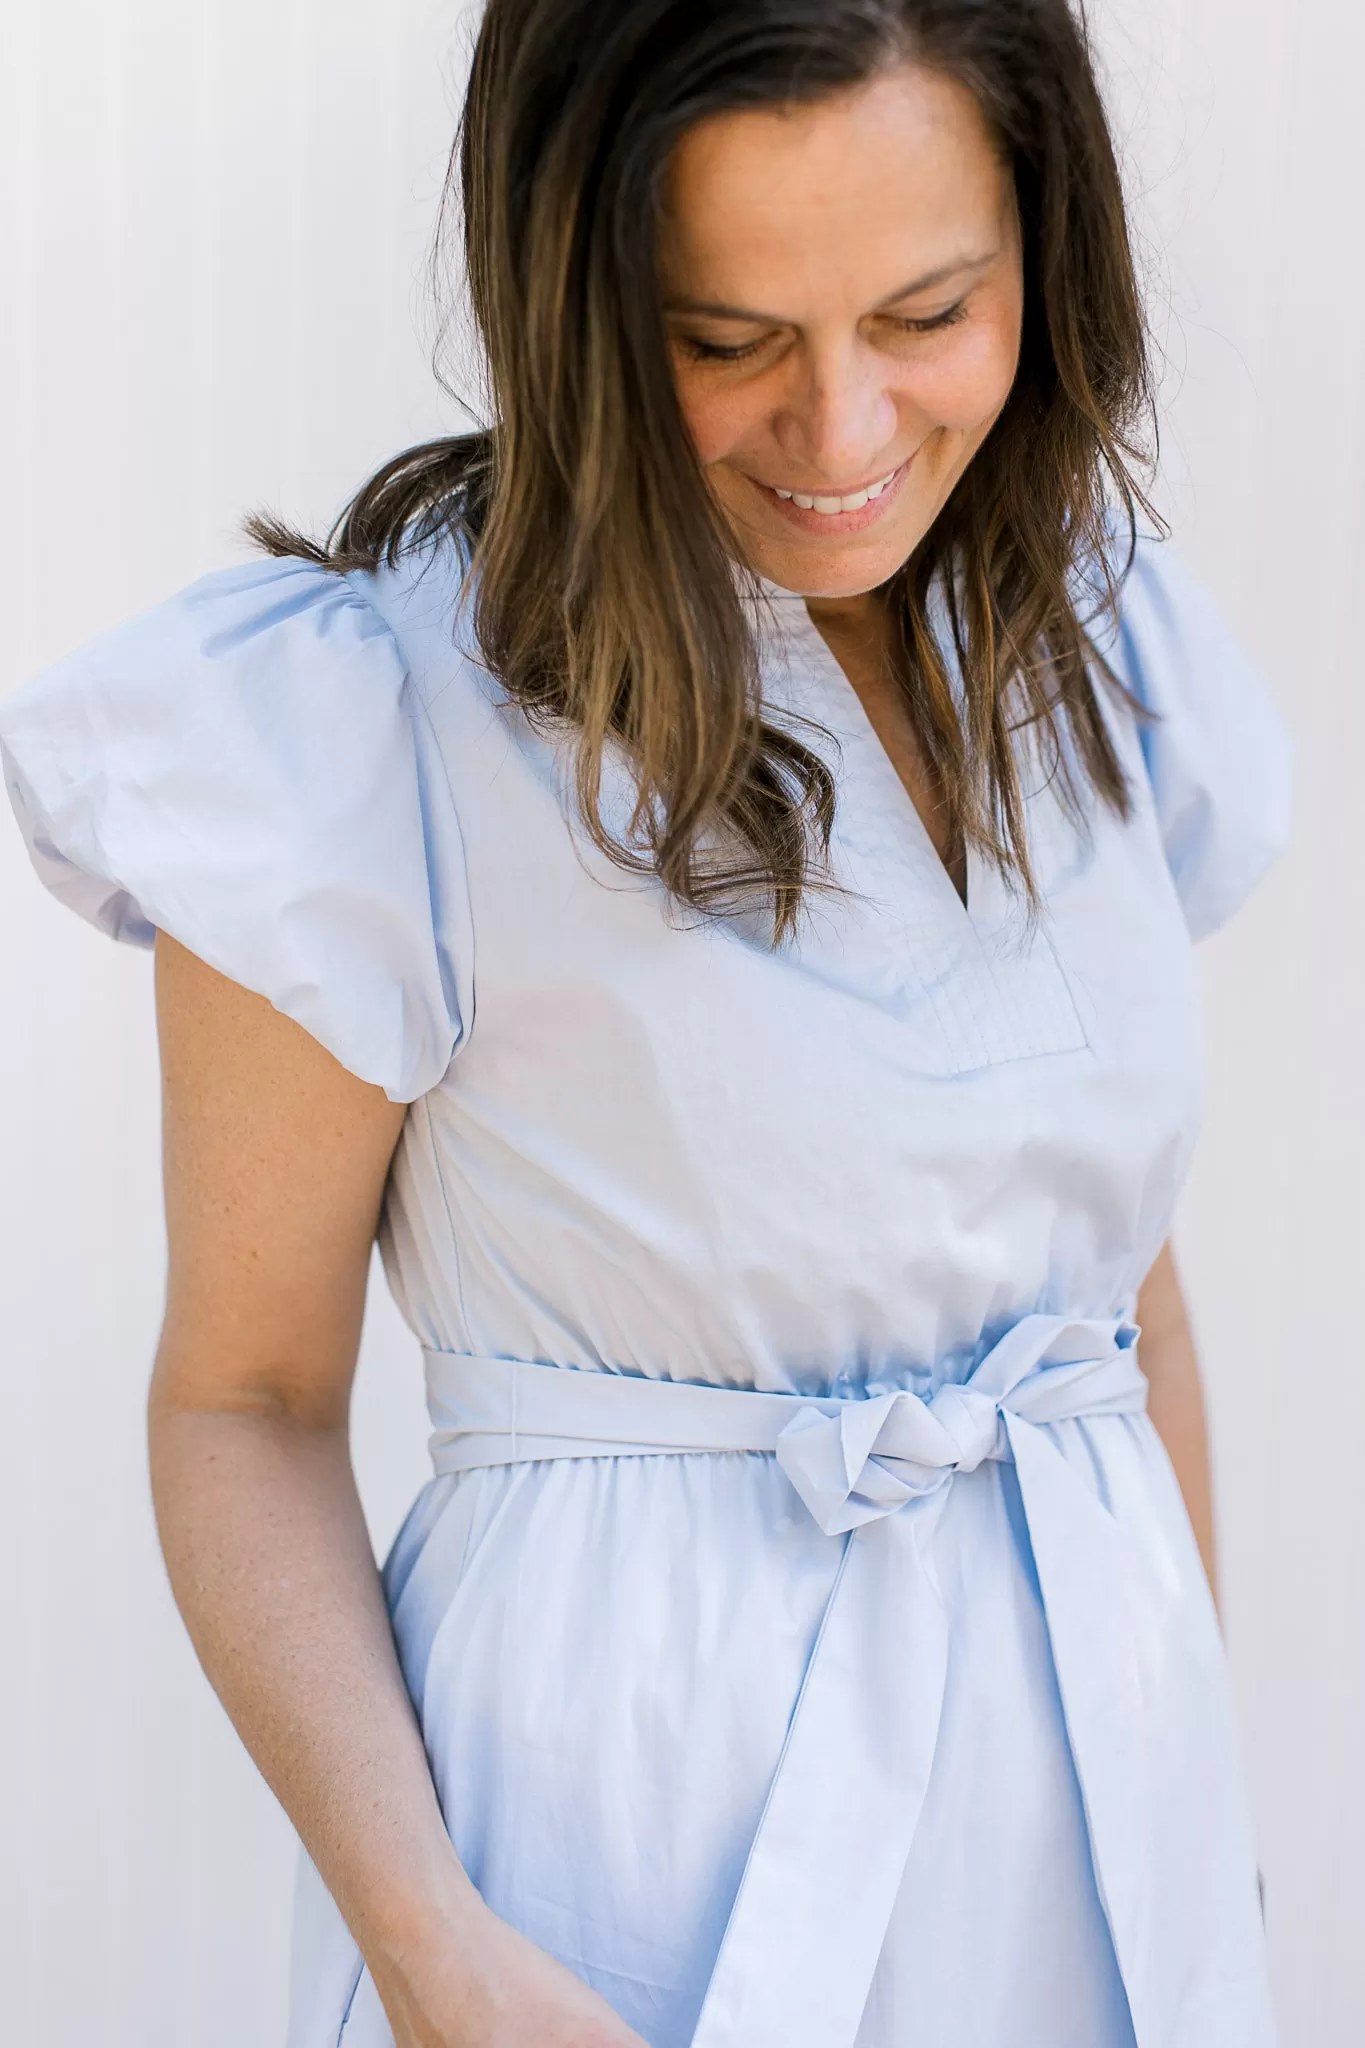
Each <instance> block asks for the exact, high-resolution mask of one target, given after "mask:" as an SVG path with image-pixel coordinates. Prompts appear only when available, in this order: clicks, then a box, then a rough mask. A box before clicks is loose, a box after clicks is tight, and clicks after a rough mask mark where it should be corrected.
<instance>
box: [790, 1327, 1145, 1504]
mask: <svg viewBox="0 0 1365 2048" xmlns="http://www.w3.org/2000/svg"><path fill="white" fill-rule="evenodd" d="M1039 1325H1042V1326H1044V1327H1043V1329H1039V1328H1038V1326H1039ZM1044 1330H1045V1331H1046V1334H1047V1339H1048V1341H1046V1342H1045V1343H1043V1344H1042V1346H1041V1351H1040V1343H1039V1340H1040V1338H1041V1337H1042V1336H1043V1334H1044ZM1137 1334H1138V1333H1137V1329H1136V1326H1135V1325H1134V1324H1132V1323H1119V1324H1114V1325H1110V1326H1109V1330H1108V1331H1107V1332H1106V1335H1107V1336H1108V1338H1109V1341H1108V1343H1107V1344H1105V1345H1104V1346H1103V1347H1100V1346H1097V1344H1096V1325H1095V1324H1094V1323H1091V1322H1074V1323H1068V1322H1064V1321H1062V1320H1061V1319H1060V1318H1056V1319H1053V1318H1050V1317H1044V1316H1030V1317H1026V1318H1025V1320H1024V1321H1023V1322H1020V1323H1016V1324H1015V1326H1014V1327H1013V1329H1011V1330H1010V1331H1008V1332H1007V1334H1006V1335H1005V1336H1004V1337H1002V1338H1001V1340H1000V1342H999V1343H998V1344H997V1345H995V1347H994V1348H993V1349H992V1350H991V1351H989V1352H987V1354H986V1356H985V1358H984V1359H983V1360H982V1361H981V1363H980V1365H978V1366H977V1368H976V1370H975V1372H973V1373H972V1375H971V1377H970V1378H969V1379H967V1380H966V1381H963V1382H958V1381H956V1380H949V1381H947V1382H946V1383H945V1384H944V1385H943V1386H941V1387H939V1389H938V1390H937V1392H936V1393H934V1394H932V1395H931V1396H930V1397H929V1399H928V1400H924V1399H922V1398H921V1397H920V1396H919V1395H918V1394H912V1393H911V1392H910V1391H909V1390H908V1389H907V1388H903V1387H896V1388H891V1389H889V1390H888V1391H886V1392H884V1393H880V1394H873V1395H871V1396H869V1397H868V1398H867V1399H866V1400H855V1401H843V1402H840V1404H839V1405H838V1408H837V1410H835V1412H833V1413H830V1412H829V1409H828V1406H827V1405H825V1406H822V1407H818V1408H817V1407H803V1408H802V1409H801V1410H800V1411H799V1412H798V1413H797V1414H796V1415H794V1416H793V1417H792V1419H791V1421H790V1422H789V1423H788V1424H787V1426H786V1428H785V1429H784V1430H783V1431H782V1433H781V1435H780V1436H779V1437H778V1439H777V1462H778V1464H779V1465H780V1466H781V1467H782V1470H783V1471H784V1472H785V1473H786V1475H787V1477H788V1479H790V1481H791V1483H792V1485H793V1486H794V1487H795V1488H796V1491H797V1492H798V1493H799V1494H800V1496H801V1498H802V1500H803V1501H804V1502H805V1504H806V1507H807V1508H808V1509H809V1511H810V1513H811V1515H812V1516H813V1517H814V1520H815V1521H816V1523H817V1524H818V1526H819V1527H820V1528H821V1529H823V1530H824V1532H825V1534H826V1535H827V1536H838V1535H843V1534H845V1533H846V1532H847V1531H849V1530H851V1529H858V1528H861V1527H862V1526H863V1525H864V1524H865V1523H867V1522H874V1521H878V1520H880V1519H881V1517H882V1516H884V1515H891V1514H895V1513H896V1512H897V1510H898V1509H900V1508H903V1507H907V1506H908V1505H909V1504H910V1503H911V1502H912V1501H917V1500H923V1499H924V1498H925V1497H926V1496H928V1495H931V1494H936V1493H940V1492H941V1491H942V1490H943V1488H944V1487H946V1485H947V1484H948V1482H949V1480H950V1479H951V1478H952V1477H953V1475H954V1473H957V1472H974V1471H975V1470H976V1468H977V1466H978V1465H980V1464H982V1463H984V1461H985V1460H986V1459H987V1458H996V1459H1000V1460H1002V1461H1005V1462H1009V1461H1010V1460H1011V1459H1012V1458H1013V1455H1014V1453H1013V1447H1012V1444H1011V1439H1010V1431H1009V1428H1008V1426H1007V1423H1006V1420H1005V1417H1006V1414H1007V1413H1009V1414H1012V1415H1016V1416H1018V1417H1019V1418H1020V1419H1021V1420H1022V1421H1025V1422H1034V1423H1039V1422H1055V1421H1058V1420H1060V1419H1061V1418H1063V1417H1064V1416H1067V1415H1076V1414H1085V1415H1097V1414H1110V1413H1122V1412H1128V1411H1131V1410H1132V1409H1134V1408H1137V1407H1141V1406H1142V1405H1143V1400H1144V1398H1145V1392H1144V1388H1143V1383H1142V1380H1141V1376H1140V1375H1139V1374H1138V1372H1137V1367H1136V1364H1135V1362H1134V1353H1133V1346H1134V1344H1135V1343H1136V1340H1137ZM1116 1368H1117V1369H1116Z"/></svg>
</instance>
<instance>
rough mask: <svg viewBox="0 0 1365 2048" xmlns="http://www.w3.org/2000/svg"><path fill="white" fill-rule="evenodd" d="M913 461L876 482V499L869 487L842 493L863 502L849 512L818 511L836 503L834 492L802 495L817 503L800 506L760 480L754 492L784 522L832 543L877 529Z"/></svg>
mask: <svg viewBox="0 0 1365 2048" xmlns="http://www.w3.org/2000/svg"><path fill="white" fill-rule="evenodd" d="M913 461H914V457H913V455H908V456H907V457H906V459H905V461H904V462H902V463H901V464H900V466H899V467H898V468H897V469H893V470H891V471H889V472H888V473H886V474H884V475H883V476H882V477H880V478H875V479H874V480H873V483H872V485H871V487H870V488H871V490H872V491H874V492H875V496H869V495H867V493H868V490H869V486H867V485H864V486H863V487H862V490H861V491H845V492H840V493H839V497H840V498H843V499H848V498H853V499H855V500H856V499H857V498H859V497H861V498H862V501H863V502H862V503H861V504H857V503H855V504H854V505H853V506H852V508H851V509H849V510H847V511H845V510H844V509H842V507H841V508H840V509H839V510H837V511H821V510H819V509H818V508H819V505H820V504H821V502H825V503H832V502H837V501H836V499H835V494H834V493H833V492H829V493H825V492H815V491H811V492H806V491H803V492H802V493H801V496H802V497H809V498H810V499H812V500H814V502H813V503H810V504H806V505H798V504H797V502H796V496H795V494H790V495H788V494H786V493H785V492H783V491H779V490H777V489H776V488H775V487H774V486H773V485H772V484H761V483H759V482H758V480H757V478H753V479H751V481H752V482H753V484H754V487H755V489H756V490H760V491H761V492H762V493H763V496H764V498H765V499H766V500H767V502H768V504H769V505H771V506H772V508H773V510H774V511H776V512H780V513H781V514H782V516H783V518H784V519H787V520H789V521H790V522H791V524H792V525H793V526H795V527H798V528H799V529H800V531H801V532H802V533H813V534H821V535H824V536H826V537H828V538H830V539H834V538H838V539H842V538H843V537H844V535H845V534H852V533H861V532H862V531H863V529H864V528H865V527H868V526H873V525H875V523H876V522H877V520H879V519H880V518H882V517H883V515H884V514H885V512H886V510H887V508H888V507H889V506H890V505H891V503H892V502H893V500H894V499H895V498H896V497H897V496H898V495H899V493H900V488H901V485H902V484H903V483H904V481H905V477H906V473H907V471H908V470H909V468H910V465H911V463H912V462H913Z"/></svg>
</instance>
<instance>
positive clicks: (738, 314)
mask: <svg viewBox="0 0 1365 2048" xmlns="http://www.w3.org/2000/svg"><path fill="white" fill-rule="evenodd" d="M999 254H1000V251H999V250H998V249H992V250H990V251H989V252H988V253H987V254H986V255H984V256H960V257H955V258H954V260H953V261H952V262H951V263H940V264H939V265H938V266H937V268H936V269H934V270H926V271H925V272H924V274H923V276H922V277H917V278H914V279H912V281H911V282H910V283H909V284H902V285H898V286H897V287H896V289H895V291H893V292H888V293H887V295H886V297H885V298H884V299H881V300H879V301H878V303H877V305H876V306H875V307H874V308H873V311H874V312H880V311H881V310H882V308H883V307H884V306H895V305H899V303H900V301H901V300H902V299H912V298H914V296H915V294H916V293H917V292H927V291H932V290H933V288H934V286H935V285H940V284H946V283H947V282H948V280H949V278H950V277H962V276H965V275H966V274H967V273H968V272H969V271H974V270H985V269H986V268H987V267H988V266H989V265H990V264H992V263H994V262H995V260H996V258H997V256H998V255H999ZM664 311H665V312H666V313H704V314H706V315H707V316H708V317H709V318H711V319H712V320H747V321H748V322H750V324H751V325H753V326H759V327H785V326H786V324H787V322H786V319H785V317H784V316H783V315H782V314H781V313H762V312H759V311H758V310H757V309H756V308H755V307H753V306H727V305H722V304H720V303H719V302H717V301H716V300H714V299H685V298H670V299H668V300H667V301H666V302H665V305H664Z"/></svg>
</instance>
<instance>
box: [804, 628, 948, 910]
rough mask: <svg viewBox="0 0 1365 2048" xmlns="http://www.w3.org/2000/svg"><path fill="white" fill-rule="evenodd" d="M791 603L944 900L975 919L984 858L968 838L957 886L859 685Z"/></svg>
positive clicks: (856, 738) (867, 759) (861, 748)
mask: <svg viewBox="0 0 1365 2048" xmlns="http://www.w3.org/2000/svg"><path fill="white" fill-rule="evenodd" d="M782 595H783V597H784V598H785V599H786V601H787V603H788V604H790V605H792V606H793V607H794V608H795V615H794V617H793V619H792V623H793V624H794V625H795V626H796V628H797V630H798V632H799V633H800V635H801V636H802V637H803V638H804V639H805V641H806V642H807V644H808V646H809V647H810V649H811V651H812V654H813V657H814V664H815V666H816V668H817V669H818V671H819V672H820V673H822V674H823V676H824V678H825V679H826V681H827V682H828V683H829V684H830V685H831V687H832V689H833V690H834V692H835V693H836V695H837V697H838V699H839V702H840V705H841V708H842V710H843V714H844V722H845V724H846V725H847V727H848V729H849V732H848V736H849V737H850V738H852V739H853V740H854V742H855V744H856V745H857V746H858V749H859V751H860V753H861V754H862V755H863V757H864V761H865V764H866V767H867V771H868V773H869V774H870V775H872V776H874V777H875V778H876V780H877V781H878V782H879V783H880V784H882V785H883V786H884V788H885V791H886V792H887V797H886V799H884V800H889V803H890V805H891V807H892V809H893V812H894V811H896V810H898V811H899V812H900V813H901V814H902V816H903V817H904V818H905V820H906V822H907V823H908V824H909V827H910V830H911V832H912V834H913V835H914V837H915V839H916V840H917V841H918V842H919V851H920V853H921V855H922V857H923V863H924V865H925V867H926V868H927V869H928V870H929V872H930V873H931V874H932V875H933V876H934V878H935V883H936V885H938V893H940V894H941V895H942V896H943V898H944V901H945V902H946V903H947V904H948V905H949V907H950V910H951V912H952V913H954V914H956V916H958V917H960V918H962V919H964V920H966V922H968V923H971V922H972V916H973V911H974V910H975V909H976V907H977V905H978V904H979V902H980V900H981V886H982V882H983V879H984V878H983V874H982V869H981V863H980V860H979V859H978V857H977V855H976V852H975V849H974V848H973V847H972V844H971V842H970V840H969V841H967V843H966V845H965V846H964V848H963V856H962V867H963V886H962V888H961V889H959V888H958V885H957V882H956V880H955V879H954V877H953V873H952V870H951V868H950V867H949V866H948V863H947V861H946V860H945V859H944V858H943V855H942V854H941V853H940V852H939V850H938V847H937V846H936V844H935V843H934V835H933V833H932V832H931V831H930V830H929V827H928V825H927V823H926V822H925V818H924V813H923V812H922V811H921V810H920V807H919V805H918V804H917V803H916V802H915V799H914V796H913V794H912V793H911V790H910V786H909V784H908V783H907V782H906V780H905V778H904V776H903V775H902V774H901V772H900V770H899V768H897V766H896V764H895V762H894V760H893V759H892V758H891V754H890V752H889V750H888V748H887V746H886V743H885V742H884V740H883V739H882V736H881V734H880V733H879V732H878V731H877V728H876V726H875V725H874V724H873V722H872V718H871V716H870V714H869V712H868V709H867V706H866V704H864V702H863V700H862V697H861V696H860V694H859V692H858V690H857V689H856V688H855V686H854V684H853V682H852V680H851V679H850V677H849V675H848V672H847V670H846V669H845V668H844V666H843V664H842V662H841V661H840V660H839V658H838V656H837V655H836V654H835V652H834V650H833V648H832V647H831V646H830V644H829V642H828V641H827V640H826V638H825V636H824V634H823V633H822V632H821V631H820V628H819V627H818V626H817V625H816V623H815V621H814V619H813V618H812V617H811V615H810V612H809V611H808V610H807V607H806V602H805V599H804V598H802V597H799V596H797V595H796V594H795V593H794V592H791V591H787V592H783V593H782Z"/></svg>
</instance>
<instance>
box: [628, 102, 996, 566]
mask: <svg viewBox="0 0 1365 2048" xmlns="http://www.w3.org/2000/svg"><path fill="white" fill-rule="evenodd" d="M660 260H661V274H662V283H663V290H664V296H665V303H666V305H667V307H668V321H669V332H670V342H671V349H672V358H673V365H674V374H675V378H676V382H677V389H678V395H679V399H680V402H681V405H682V409H683V414H684V417H685V418H686V421H687V425H688V428H689V431H690V433H691V435H692V439H693V443H694V445H695V447H696V450H697V454H698V456H699V458H700V460H701V463H702V465H703V468H704V470H705V473H706V476H707V479H708V481H709V483H710V486H711V488H712V490H713V491H714V493H715V496H716V499H717V500H718V502H719V503H720V505H721V506H722V507H723V509H724V511H725V514H726V516H727V519H728V520H729V523H730V526H731V528H732V531H733V533H734V535H735V543H736V547H737V549H738V551H739V552H740V553H741V554H742V555H743V556H744V557H745V558H746V559H747V560H748V561H749V563H750V564H751V565H752V566H753V567H754V568H755V569H757V570H758V571H759V572H760V574H762V575H764V576H767V577H769V578H770V579H771V580H772V581H773V582H775V583H779V584H781V585H783V586H784V587H785V588H787V589H789V590H794V591H799V592H800V593H801V594H802V595H803V596H808V597H829V598H842V597H850V596H853V595H855V594H858V593H861V592H865V591H869V590H872V589H875V588H876V587H877V585H879V584H881V583H883V582H885V581H886V579H887V577H888V576H890V575H891V574H892V573H893V572H894V571H895V570H896V569H897V568H899V567H900V565H901V564H902V563H903V562H904V561H905V560H906V559H907V558H908V557H909V556H910V554H912V553H913V551H914V549H915V547H916V546H917V545H918V543H919V542H920V541H921V540H922V539H923V537H924V535H925V533H926V532H927V531H928V529H929V527H930V525H931V524H932V523H933V520H934V518H935V515H936V514H937V513H938V511H939V509H940V508H941V506H942V505H943V503H944V501H945V499H946V498H947V496H948V494H949V492H950V491H951V489H952V487H953V485H954V483H955V482H956V481H957V479H958V477H959V476H960V475H961V474H962V472H963V470H964V469H965V468H966V466H967V464H968V462H970V460H971V458H972V456H973V455H974V454H975V453H976V451H977V449H978V448H979V447H980V445H981V443H982V441H983V440H984V439H985V437H986V434H987V433H988V432H989V430H990V427H991V425H992V422H993V421H994V420H995V419H996V417H997V416H998V414H999V412H1000V410H1001V408H1002V407H1003V405H1004V403H1005V401H1006V399H1007V397H1008V396H1009V391H1010V387H1011V385H1012V383H1013V381H1014V375H1015V370H1016V366H1017V362H1018V353H1019V334H1020V323H1021V317H1022V307H1023V276H1022V265H1021V258H1020V247H1019V232H1018V223H1017V218H1016V213H1015V205H1014V194H1013V186H1012V181H1011V179H1010V177H1009V173H1008V170H1007V168H1006V167H1005V165H1004V164H1003V163H1002V162H1001V160H1000V158H999V156H998V154H997V153H996V150H995V147H994V144H993V140H992V137H991V134H990V131H989V129H988V127H987V125H986V122H985V119H984V117H983V116H982V114H981V112H980V109H979V108H978V106H977V104H976V101H975V100H974V98H973V97H972V95H971V94H970V93H969V92H968V91H966V90H965V88H963V87H962V86H960V85H958V84H956V83H955V82H954V81H952V80H950V79H947V78H944V77H942V76H940V75H938V74H937V73H934V72H931V71H927V70H923V69H921V68H918V67H914V66H909V67H903V68H898V69H896V70H893V71H888V72H886V73H883V74H881V75H880V76H879V77H877V78H876V79H874V80H872V81H871V82H870V83H868V84H865V85H862V86H859V87H857V88H855V89H854V90H852V91H849V92H847V93H841V94H839V95H837V96H835V97H833V98H828V99H825V100H822V101H820V102H818V103H817V104H815V105H811V106H792V107H784V108H777V109H774V108H765V109H758V110H753V111H744V112H741V113H733V114H722V115H717V116H715V117H714V118H712V119H711V120H708V121H705V122H702V123H700V124H699V125H698V126H697V127H696V128H695V129H693V130H692V131H690V132H689V133H688V134H687V135H686V136H685V137H684V138H683V140H682V142H681V143H680V144H679V147H678V150H677V152H676V155H675V158H674V161H673V165H672V167H671V175H670V180H669V186H668V191H667V199H666V206H665V217H664V223H663V233H662V238H661V258H660ZM945 270H946V272H947V274H945V275H943V276H942V277H941V279H940V281H939V282H937V283H935V284H933V285H931V286H928V287H927V288H925V289H922V290H919V291H916V292H914V293H912V294H910V295H908V296H905V295H902V296H899V297H896V296H894V295H895V294H898V293H901V294H903V288H904V287H905V285H907V284H909V283H912V282H915V281H916V280H919V279H921V278H923V277H925V276H926V275H929V274H931V273H935V272H944V271H945ZM699 305H719V306H726V307H731V308H735V309H739V310H740V311H742V312H747V313H753V314H757V315H758V316H759V317H757V318H749V319H743V318H738V319H737V318H728V317H727V318H722V317H718V316H716V315H715V314H711V313H702V312H699V311H694V310H691V308H692V307H694V306H699ZM945 314H947V315H949V316H951V324H947V325H941V326H937V327H933V326H926V325H925V324H924V323H926V322H931V321H934V320H939V319H942V317H943V316H944V315H945ZM699 349H700V350H713V349H721V350H731V351H733V350H736V349H740V350H743V351H745V352H744V353H743V354H742V355H740V356H739V357H738V358H737V359H733V360H730V359H726V358H724V357H718V356H715V355H712V354H707V353H703V354H699V353H698V350H699ZM907 459H909V467H908V469H906V470H905V471H904V473H903V475H902V476H901V477H900V479H899V481H898V484H897V485H896V486H894V487H893V489H892V490H890V491H888V492H887V494H886V497H885V500H884V501H881V503H880V506H879V507H871V508H869V514H870V516H868V517H866V518H865V519H864V520H863V522H862V523H861V530H859V531H854V532H849V531H842V530H841V531H836V530H833V529H831V530H829V531H827V532H821V531H807V530H804V528H803V526H802V525H801V524H798V523H797V521H796V520H794V519H793V517H792V516H791V514H790V513H789V512H788V511H787V510H786V509H785V508H784V507H783V506H782V505H781V504H780V503H779V501H778V500H777V499H776V498H774V496H773V495H772V491H771V489H770V488H765V486H767V487H771V486H777V487H779V488H781V489H784V490H799V491H803V492H808V493H812V494H814V493H819V492H832V493H834V494H836V495H843V494H847V493H849V492H852V491H856V490H857V489H858V488H859V487H860V486H862V485H865V484H868V483H871V482H874V481H876V480H877V479H879V478H881V477H884V476H886V475H887V474H888V473H890V472H892V471H895V470H896V469H897V468H898V467H899V466H900V465H902V464H904V463H906V462H907ZM816 517H817V518H818V515H816ZM811 524H813V521H812V519H811V515H806V520H805V525H806V526H807V527H809V526H810V525H811Z"/></svg>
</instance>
